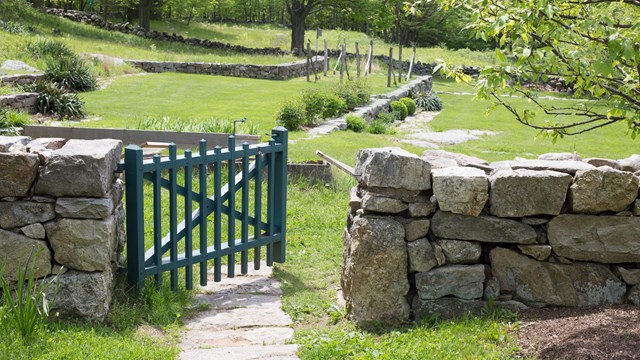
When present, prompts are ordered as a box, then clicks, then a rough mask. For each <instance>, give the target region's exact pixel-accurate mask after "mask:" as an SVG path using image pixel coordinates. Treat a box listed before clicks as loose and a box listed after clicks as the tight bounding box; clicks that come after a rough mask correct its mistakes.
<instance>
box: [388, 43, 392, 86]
mask: <svg viewBox="0 0 640 360" xmlns="http://www.w3.org/2000/svg"><path fill="white" fill-rule="evenodd" d="M392 69H393V48H392V47H390V48H389V68H388V70H387V87H391V72H392Z"/></svg>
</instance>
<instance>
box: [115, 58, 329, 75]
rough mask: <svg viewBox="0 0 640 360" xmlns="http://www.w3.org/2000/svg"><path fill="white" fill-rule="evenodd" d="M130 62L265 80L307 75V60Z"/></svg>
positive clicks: (149, 68) (315, 62)
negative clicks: (259, 63) (214, 62)
mask: <svg viewBox="0 0 640 360" xmlns="http://www.w3.org/2000/svg"><path fill="white" fill-rule="evenodd" d="M323 61H324V58H318V59H312V61H311V66H310V68H311V73H312V74H313V71H314V68H315V71H316V72H322V69H323ZM127 62H128V63H129V64H131V65H132V66H134V67H137V68H140V69H142V70H144V71H146V72H151V73H161V72H179V73H189V74H204V75H222V76H235V77H243V78H252V79H265V80H288V79H292V78H296V77H301V76H305V75H306V69H307V61H306V60H301V61H294V62H290V63H284V64H278V65H248V64H213V63H203V62H170V61H145V60H127Z"/></svg>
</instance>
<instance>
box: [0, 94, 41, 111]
mask: <svg viewBox="0 0 640 360" xmlns="http://www.w3.org/2000/svg"><path fill="white" fill-rule="evenodd" d="M37 101H38V93H22V94H14V95H3V96H0V107H2V108H8V109H13V110H18V111H23V112H26V113H29V114H34V113H36V111H37V106H36V103H37Z"/></svg>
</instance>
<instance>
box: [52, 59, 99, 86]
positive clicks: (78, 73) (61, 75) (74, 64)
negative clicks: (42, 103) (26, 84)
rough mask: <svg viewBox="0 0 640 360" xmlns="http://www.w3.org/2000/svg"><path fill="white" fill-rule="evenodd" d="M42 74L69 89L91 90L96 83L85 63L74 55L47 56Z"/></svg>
mask: <svg viewBox="0 0 640 360" xmlns="http://www.w3.org/2000/svg"><path fill="white" fill-rule="evenodd" d="M44 76H45V78H47V79H48V80H49V81H51V82H53V83H56V84H58V85H59V86H62V87H64V88H66V89H68V90H71V91H91V90H95V89H96V87H97V85H98V83H97V80H96V77H95V75H94V74H93V73H92V72H91V69H89V66H88V65H87V63H86V62H85V61H84V60H82V59H80V58H79V57H76V56H63V57H60V58H49V59H48V60H47V70H45V72H44Z"/></svg>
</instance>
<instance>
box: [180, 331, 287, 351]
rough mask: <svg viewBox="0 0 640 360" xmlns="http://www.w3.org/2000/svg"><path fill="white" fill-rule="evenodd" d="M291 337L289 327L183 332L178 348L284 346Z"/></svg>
mask: <svg viewBox="0 0 640 360" xmlns="http://www.w3.org/2000/svg"><path fill="white" fill-rule="evenodd" d="M292 337H293V329H292V328H290V327H260V328H255V329H238V330H216V329H211V330H208V329H207V330H199V331H183V332H182V333H181V338H182V341H181V343H180V348H182V349H184V350H190V349H198V348H201V349H204V348H214V347H216V348H222V347H234V346H247V345H285V342H286V340H287V339H291V338H292Z"/></svg>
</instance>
